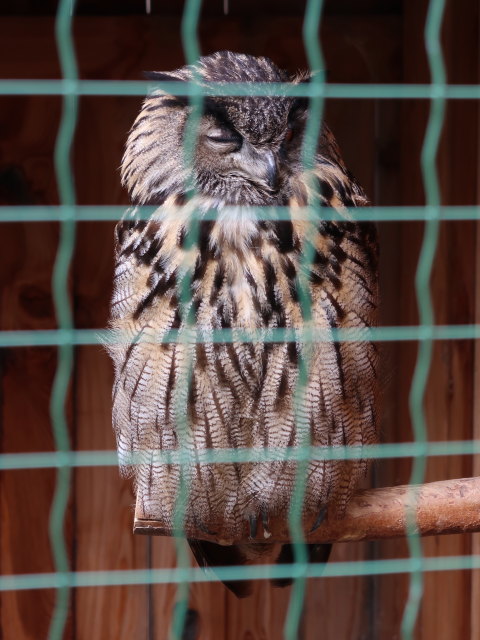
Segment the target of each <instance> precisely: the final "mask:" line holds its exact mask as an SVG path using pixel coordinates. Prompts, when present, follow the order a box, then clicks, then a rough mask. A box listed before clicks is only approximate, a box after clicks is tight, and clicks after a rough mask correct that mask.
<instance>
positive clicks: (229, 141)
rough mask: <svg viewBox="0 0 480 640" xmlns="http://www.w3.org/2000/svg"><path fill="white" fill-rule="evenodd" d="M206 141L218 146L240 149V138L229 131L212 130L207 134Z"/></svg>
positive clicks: (234, 132)
mask: <svg viewBox="0 0 480 640" xmlns="http://www.w3.org/2000/svg"><path fill="white" fill-rule="evenodd" d="M207 139H208V140H209V141H210V142H213V143H214V144H218V145H228V146H234V147H236V148H240V147H241V145H242V138H241V136H240V135H239V134H238V133H236V131H232V130H231V129H227V128H225V129H223V128H222V129H220V128H219V129H212V130H211V131H209V133H207Z"/></svg>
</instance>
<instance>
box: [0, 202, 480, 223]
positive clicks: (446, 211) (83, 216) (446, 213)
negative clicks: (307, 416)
mask: <svg viewBox="0 0 480 640" xmlns="http://www.w3.org/2000/svg"><path fill="white" fill-rule="evenodd" d="M251 209H252V211H253V212H255V215H256V216H257V217H258V219H260V220H290V219H291V217H292V211H291V209H290V208H289V207H251ZM157 210H158V207H149V206H144V207H138V208H137V212H138V213H137V216H138V218H139V219H144V220H145V219H147V218H149V217H150V216H151V215H152V214H153V213H155V211H157ZM224 211H227V212H228V207H225V209H224ZM346 211H347V212H348V217H349V219H351V220H354V221H357V222H368V221H373V222H406V221H423V220H429V219H431V218H432V211H431V209H430V208H429V207H356V208H353V209H347V210H346ZM438 212H439V216H440V218H441V219H442V220H445V221H459V220H480V207H479V206H441V207H438ZM124 213H125V207H120V206H115V205H112V206H106V205H99V206H85V205H84V206H76V207H75V209H74V210H73V211H72V217H73V219H74V220H76V221H77V222H86V221H89V222H95V221H96V222H110V221H118V220H120V219H121V218H122V217H123V215H124ZM217 216H218V212H217V211H216V210H211V211H207V212H206V213H205V214H202V217H201V219H202V220H216V218H217ZM64 217H65V209H64V207H62V206H27V207H24V206H17V207H11V206H10V207H0V223H2V222H58V221H60V220H63V219H64ZM295 219H297V220H315V219H318V220H340V219H341V217H340V214H339V213H338V211H336V210H335V209H329V208H323V209H321V210H320V211H318V212H315V211H313V212H312V208H311V207H299V208H298V210H295Z"/></svg>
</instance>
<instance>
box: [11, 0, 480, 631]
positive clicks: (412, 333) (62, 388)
mask: <svg viewBox="0 0 480 640" xmlns="http://www.w3.org/2000/svg"><path fill="white" fill-rule="evenodd" d="M74 4H75V3H74V2H73V1H72V0H61V1H60V3H59V6H58V12H57V20H56V38H57V46H58V52H59V57H60V62H61V68H62V75H63V77H62V79H61V80H22V81H20V80H0V95H32V94H33V95H60V96H63V114H62V119H61V123H60V127H59V131H58V136H57V142H56V147H55V171H56V176H57V181H58V188H59V193H60V202H61V204H60V206H57V207H55V206H38V207H21V208H17V207H3V208H2V209H1V210H0V222H12V221H15V222H28V221H32V222H33V221H35V222H41V221H59V222H60V228H61V235H60V242H59V247H58V253H57V258H56V262H55V267H54V273H53V282H52V288H53V294H54V301H55V309H56V315H57V320H58V329H57V330H51V331H4V332H0V347H21V346H40V345H55V346H57V347H58V356H59V357H58V367H57V372H56V376H55V380H54V385H53V390H52V396H51V417H52V427H53V434H54V439H55V445H56V451H55V452H50V453H35V454H27V453H24V454H22V453H19V454H3V455H0V470H11V469H28V468H55V469H57V482H56V490H55V495H54V499H53V504H52V508H51V514H50V529H49V531H50V540H51V546H52V551H53V556H54V563H55V570H56V571H55V572H54V573H50V574H32V575H12V576H0V591H6V590H22V589H48V588H54V589H56V591H57V596H56V604H55V610H54V615H53V617H52V621H51V627H50V632H49V640H60V639H61V638H62V637H63V632H64V629H65V623H66V618H67V613H68V603H69V590H70V589H71V588H72V587H87V586H100V585H135V584H153V583H155V584H163V583H174V584H177V585H178V591H177V606H176V608H175V615H174V617H173V620H172V625H171V636H172V637H173V638H175V639H180V638H181V637H182V632H183V627H184V623H185V619H186V612H187V605H188V585H189V584H190V583H195V582H208V581H214V580H216V579H217V577H216V576H215V575H213V574H211V573H204V572H203V570H201V569H199V568H191V567H190V566H189V563H188V555H187V553H186V543H185V541H184V540H182V539H177V541H176V549H177V558H178V566H177V567H176V568H175V569H156V570H152V569H147V570H130V571H89V572H73V571H70V568H69V563H68V554H67V550H66V544H65V538H64V533H63V527H64V519H65V513H66V506H67V501H68V497H69V493H70V480H71V471H72V468H75V467H85V466H114V465H117V456H116V452H113V451H82V452H74V451H71V450H70V443H69V438H68V431H67V423H66V417H65V410H64V405H65V399H66V393H67V388H68V385H69V382H70V380H71V376H72V367H73V348H74V346H75V345H87V344H99V343H105V342H107V341H108V340H109V339H111V336H110V335H109V334H108V333H107V332H101V331H93V330H75V329H74V325H73V320H72V312H71V308H70V304H69V297H68V289H67V277H68V273H69V268H70V264H71V259H72V254H73V249H74V246H75V225H76V222H77V221H84V220H97V221H100V220H118V219H120V217H121V216H122V214H123V208H121V207H105V206H104V207H96V206H82V207H80V206H76V205H75V190H74V180H73V173H72V168H71V163H70V152H71V147H72V141H73V136H74V133H75V127H76V121H77V106H78V100H79V97H80V96H84V95H96V96H109V95H110V96H112V95H128V96H135V95H145V93H146V92H147V91H148V90H149V89H150V88H151V84H150V83H146V82H140V81H138V82H134V81H109V82H105V81H103V80H102V81H93V80H79V79H78V75H77V66H76V59H75V51H74V46H73V40H72V33H71V29H72V19H73V13H74ZM444 6H445V1H444V0H430V4H429V10H428V15H427V20H426V26H425V47H426V52H427V56H428V61H429V67H430V73H431V83H430V84H428V85H421V84H418V85H401V86H400V85H385V84H382V85H378V84H368V85H366V84H364V85H362V84H355V85H352V84H336V85H329V84H328V83H326V82H325V80H324V77H323V74H322V73H321V70H322V69H323V67H324V65H323V57H322V52H321V48H320V44H319V41H318V33H319V27H320V22H321V13H322V8H323V2H322V0H308V2H307V5H306V9H305V17H304V28H303V40H304V45H305V50H306V53H307V58H308V61H309V66H310V69H311V70H312V71H314V72H315V73H314V76H313V80H312V82H311V83H309V84H307V85H305V84H302V85H297V86H293V85H290V84H287V85H284V84H273V85H272V84H268V85H262V84H257V85H248V86H245V85H240V84H239V85H222V86H221V87H219V86H211V87H208V92H209V93H212V94H217V95H239V96H241V95H246V94H248V95H259V96H262V95H291V96H300V95H301V96H306V97H309V98H310V99H311V106H310V112H311V117H310V119H309V123H308V128H307V133H306V142H305V147H304V164H305V166H306V167H308V166H311V165H312V163H313V158H314V153H315V140H316V138H317V136H318V132H319V128H320V123H321V118H322V110H323V102H324V100H325V99H326V98H337V99H354V98H355V99H367V98H368V99H372V98H373V99H392V98H396V99H426V100H430V103H431V108H430V117H429V121H428V126H427V130H426V134H425V139H424V142H423V148H422V154H421V166H422V174H423V182H424V187H425V193H426V206H425V207H382V208H379V207H368V208H361V209H355V210H351V211H350V213H351V216H352V219H354V220H358V221H362V220H372V221H378V220H381V221H407V220H424V221H425V231H424V239H423V244H422V249H421V253H420V258H419V262H418V266H417V272H416V281H415V287H416V296H417V302H418V309H419V318H420V321H419V326H417V327H378V328H373V329H371V330H368V331H364V332H362V334H361V335H359V333H358V331H353V330H348V329H343V330H336V331H335V332H334V339H335V340H355V341H358V340H374V341H379V342H382V341H392V340H396V341H418V343H419V350H418V357H417V362H416V368H415V373H414V378H413V380H412V386H411V392H410V413H411V418H412V424H413V430H414V436H415V441H414V442H413V443H399V444H382V445H371V446H365V447H362V448H361V449H360V448H355V447H353V448H352V447H350V448H348V447H336V448H335V450H333V449H328V448H323V447H311V446H310V443H309V440H308V433H306V430H304V432H305V438H304V439H303V442H302V446H300V447H298V448H296V449H295V450H292V449H268V450H267V449H265V450H255V451H252V450H248V449H223V450H221V451H212V450H207V451H200V452H198V462H199V463H202V462H204V463H207V462H218V463H221V462H232V461H235V462H252V461H262V462H264V461H270V460H279V459H291V460H297V461H298V462H299V468H298V473H297V482H296V485H295V491H294V500H292V506H291V509H290V513H289V526H290V532H291V534H292V539H293V540H294V543H295V546H294V552H295V561H296V562H295V563H294V564H293V565H291V566H286V565H281V566H280V565H275V566H261V567H256V566H253V567H225V568H219V569H218V570H216V574H217V575H218V577H220V578H223V579H228V580H237V579H242V578H243V579H245V578H248V579H253V580H256V579H265V578H287V577H292V578H293V579H294V587H293V589H292V596H291V599H290V604H289V609H288V614H287V619H286V624H285V632H284V633H285V638H287V640H292V639H294V638H296V637H297V633H298V628H299V623H300V618H301V613H302V608H303V603H304V595H305V580H306V578H307V577H315V576H319V575H320V574H321V575H323V576H325V577H333V576H364V575H384V574H395V573H408V574H410V590H409V596H408V601H407V603H406V607H405V611H404V616H403V621H402V638H403V639H404V640H411V639H412V638H413V633H414V627H415V622H416V618H417V614H418V609H419V605H420V600H421V596H422V592H423V575H424V572H426V571H445V570H454V569H478V568H480V557H477V556H455V557H440V558H439V557H437V558H424V557H423V555H422V546H421V540H420V538H419V537H418V535H417V534H416V533H415V515H414V511H415V509H414V508H415V496H414V495H413V496H412V503H411V507H410V509H409V513H408V514H407V515H408V518H407V520H408V527H407V529H408V531H407V534H408V541H409V549H410V558H408V559H399V560H371V561H361V562H359V561H357V562H342V563H330V564H328V565H327V566H326V567H325V568H323V567H318V566H316V565H309V564H308V563H307V562H306V552H305V544H304V539H303V531H302V527H301V505H302V499H303V493H304V488H305V482H304V480H305V470H306V463H307V462H308V460H311V459H319V460H325V459H332V460H333V459H355V458H359V457H361V458H364V459H367V458H371V459H378V458H384V459H385V458H401V457H413V460H414V464H413V470H412V475H411V483H412V484H419V483H422V482H423V481H424V476H425V464H426V459H427V457H429V456H444V455H472V454H479V453H480V443H478V442H475V441H455V442H428V436H427V428H426V421H425V415H424V411H423V400H424V395H425V388H426V383H427V377H428V372H429V368H430V362H431V356H432V345H433V341H434V340H459V339H469V340H470V339H477V338H480V325H455V326H433V322H434V318H433V309H432V301H431V295H430V285H429V282H430V275H431V270H432V264H433V260H434V256H435V252H436V247H437V241H438V232H439V224H440V221H441V220H480V208H479V207H473V206H471V207H445V206H441V205H440V190H439V183H438V176H437V170H436V157H437V151H438V145H439V139H440V135H441V131H442V127H443V122H444V112H445V103H446V100H447V99H448V100H459V99H462V100H463V99H466V100H477V99H480V86H463V85H454V86H453V85H448V84H447V83H446V74H445V67H444V62H443V56H442V49H441V43H440V31H441V26H442V20H443V14H444ZM200 9H201V0H187V1H186V3H185V9H184V14H183V20H182V28H181V37H182V43H183V48H184V52H185V58H186V60H187V63H192V62H194V61H195V60H196V59H198V57H199V55H200V46H199V41H198V34H197V28H198V23H199V16H200ZM157 84H158V87H159V88H161V89H163V90H165V91H167V92H170V93H173V94H174V93H175V92H176V90H177V85H176V83H172V82H161V83H157ZM182 92H183V93H184V94H185V93H187V94H188V95H189V96H190V101H191V105H192V107H193V109H192V115H191V117H190V118H189V122H188V130H187V135H186V143H185V154H186V158H187V159H188V158H189V157H191V153H192V150H193V147H194V144H195V135H196V124H197V123H198V118H199V116H200V113H201V105H202V91H201V90H200V89H199V87H198V86H196V85H195V84H194V83H193V84H192V85H190V86H189V87H187V88H186V90H185V88H184V87H182ZM152 211H153V208H151V207H141V208H139V212H138V215H139V216H140V217H148V216H149V215H150V214H151V213H152ZM288 213H289V212H288V210H287V209H285V208H282V207H279V208H276V209H271V208H262V209H261V210H259V211H258V215H259V217H261V218H262V217H263V218H264V219H271V218H273V217H275V218H277V219H282V216H283V217H285V216H286V215H287V214H288ZM215 215H216V212H214V211H212V212H211V214H210V213H209V214H207V215H206V216H205V217H206V218H208V217H209V216H210V217H211V218H214V217H215ZM298 215H299V216H302V215H305V219H309V220H312V218H314V217H315V216H321V218H322V219H337V218H338V214H336V212H335V211H324V210H322V211H321V212H320V209H319V207H318V206H317V207H316V206H315V203H314V204H313V206H312V207H308V208H306V209H305V210H304V211H299V213H298ZM197 231H198V230H197V229H196V228H195V224H193V225H192V226H191V228H190V229H189V232H188V242H189V243H191V244H194V243H195V242H196V239H197ZM308 254H309V251H308V250H307V251H306V255H305V257H304V259H305V261H306V262H308V261H309V260H310V258H311V256H309V255H308ZM301 293H302V296H301V299H302V306H303V310H304V311H305V312H307V313H308V307H309V300H308V296H306V294H305V291H303V292H301ZM188 296H189V279H188V277H186V278H184V280H183V284H182V292H181V302H182V303H183V304H185V303H186V302H187V301H188ZM191 329H192V330H193V331H194V326H193V325H192V327H191ZM189 337H190V338H191V335H190V334H189ZM194 337H195V338H196V339H198V340H200V339H202V338H201V336H195V335H194ZM292 338H294V336H293V334H292V333H291V332H289V331H288V330H286V329H275V330H270V331H268V332H258V335H254V336H253V337H252V335H251V333H249V336H245V340H246V341H247V340H252V339H254V340H269V341H286V340H289V339H292ZM184 339H186V337H185V336H184V335H182V333H181V330H180V331H176V330H172V331H171V332H170V333H169V334H168V335H167V336H166V337H165V341H172V342H173V341H181V340H184ZM238 339H239V336H238V333H237V334H236V336H235V340H238ZM303 339H304V340H322V339H323V340H331V332H330V331H329V332H322V331H321V330H320V329H318V330H313V331H310V332H305V334H304V335H303ZM214 340H215V341H219V342H221V341H227V342H228V341H231V340H233V336H232V333H231V331H229V330H222V331H216V332H214ZM307 368H308V363H307V362H304V363H303V371H304V372H305V371H307ZM304 380H305V376H304V375H303V377H302V375H300V381H299V386H300V387H301V385H302V384H303V383H304ZM188 384H189V380H188V379H186V380H185V389H186V390H187V391H188ZM297 391H298V390H297ZM185 393H186V391H185ZM186 425H187V423H186V422H185V425H184V427H186ZM180 426H181V425H180ZM300 426H301V425H300ZM180 430H181V429H180ZM180 441H181V438H180ZM149 453H150V455H151V459H152V461H153V462H155V463H156V464H171V463H175V464H179V465H180V466H181V468H182V470H183V471H182V481H181V487H180V495H179V496H178V497H179V498H183V497H185V495H188V494H187V492H188V489H189V486H188V485H189V477H188V460H186V459H185V455H184V454H183V452H182V451H181V450H179V451H174V452H160V451H152V452H149ZM132 463H135V457H134V456H133V457H132ZM182 503H183V504H184V503H185V501H184V500H179V501H178V508H177V509H176V519H175V529H176V530H181V529H182V524H183V515H184V514H183V513H182V507H181V504H182Z"/></svg>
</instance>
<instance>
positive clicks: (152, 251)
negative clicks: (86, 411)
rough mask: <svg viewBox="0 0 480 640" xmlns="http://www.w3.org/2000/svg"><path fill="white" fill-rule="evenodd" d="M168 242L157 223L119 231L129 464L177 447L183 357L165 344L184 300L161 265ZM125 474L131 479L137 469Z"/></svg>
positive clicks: (119, 385)
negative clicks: (175, 397) (176, 391)
mask: <svg viewBox="0 0 480 640" xmlns="http://www.w3.org/2000/svg"><path fill="white" fill-rule="evenodd" d="M163 240H164V238H163V236H162V231H161V227H160V226H159V225H158V223H155V222H154V221H149V222H145V221H142V220H135V219H132V218H127V219H124V220H122V221H120V222H119V224H118V225H117V228H116V248H115V252H116V263H115V275H114V293H113V299H112V306H111V328H112V330H113V332H114V336H115V340H114V344H111V345H109V351H110V354H111V356H112V359H113V362H114V366H115V385H114V389H113V423H114V428H115V433H116V436H117V443H118V450H119V455H120V461H121V463H123V464H125V463H127V462H128V460H129V455H130V454H131V452H136V454H137V455H140V456H142V457H141V460H142V461H143V459H144V458H145V462H147V460H148V459H149V453H148V452H150V451H152V450H159V449H171V448H173V447H174V445H175V433H174V430H173V427H172V416H171V415H170V413H169V412H170V410H171V402H170V400H171V398H170V394H171V390H172V388H173V386H174V385H173V381H174V378H175V376H176V375H177V374H178V365H179V360H180V354H179V353H178V352H176V350H175V348H174V347H175V346H174V345H172V344H166V343H162V339H164V338H165V336H166V335H167V333H168V331H169V330H170V329H172V328H175V327H176V326H178V308H177V307H178V300H177V297H176V294H175V288H174V286H173V283H174V280H175V278H174V275H173V273H172V271H171V270H169V268H168V266H166V265H163V264H160V263H159V262H158V261H157V255H158V248H159V245H160V243H161V242H163ZM124 471H125V472H126V473H128V474H131V472H132V468H127V469H124ZM137 480H138V474H137Z"/></svg>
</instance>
